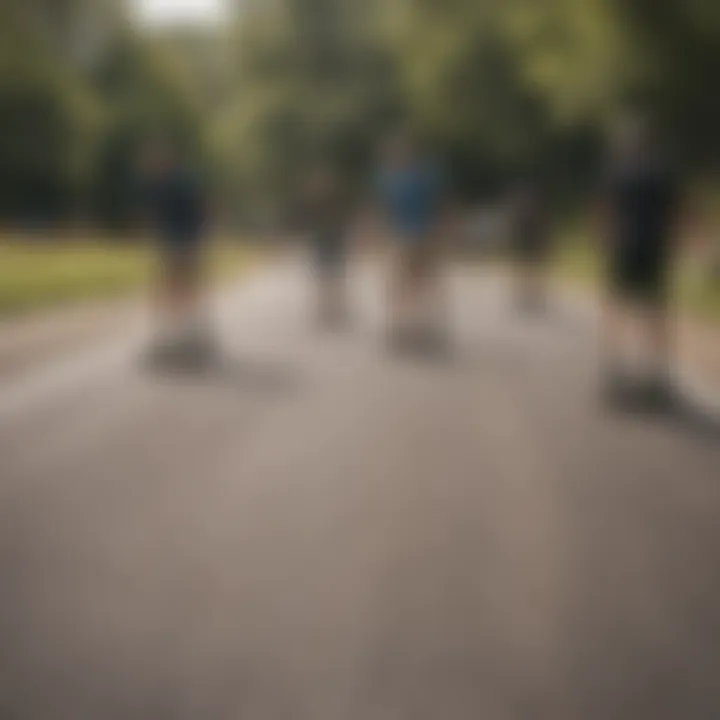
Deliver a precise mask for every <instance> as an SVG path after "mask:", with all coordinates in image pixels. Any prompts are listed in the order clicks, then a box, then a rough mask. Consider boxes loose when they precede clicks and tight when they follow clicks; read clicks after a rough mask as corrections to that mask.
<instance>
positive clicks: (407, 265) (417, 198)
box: [378, 133, 447, 346]
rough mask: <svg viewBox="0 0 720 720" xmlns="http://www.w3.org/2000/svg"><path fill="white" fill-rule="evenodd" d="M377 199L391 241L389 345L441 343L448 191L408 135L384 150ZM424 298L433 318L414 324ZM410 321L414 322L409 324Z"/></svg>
mask: <svg viewBox="0 0 720 720" xmlns="http://www.w3.org/2000/svg"><path fill="white" fill-rule="evenodd" d="M378 186H379V187H378V191H379V195H380V203H381V207H382V210H383V214H384V216H385V219H386V222H387V225H388V227H389V230H390V235H391V240H392V242H393V245H394V258H393V262H392V269H391V278H390V297H389V313H388V315H389V321H388V328H387V338H388V341H389V342H390V344H391V345H393V346H395V345H398V344H400V345H404V344H405V343H406V341H410V340H413V339H415V338H419V337H421V336H423V337H426V338H428V339H429V340H431V341H433V342H438V343H441V344H442V343H444V341H445V340H446V339H447V338H446V318H445V316H444V314H445V297H444V287H443V282H442V277H441V240H442V237H441V231H442V228H441V223H442V219H443V214H444V210H445V202H446V192H445V184H444V180H443V177H442V174H441V172H440V170H439V168H438V166H437V164H436V163H434V162H433V161H432V160H431V159H430V158H429V157H427V156H426V155H425V154H424V153H422V152H421V151H420V149H419V147H418V145H417V144H416V142H415V140H414V139H413V138H412V137H411V136H410V135H409V134H408V133H401V134H399V135H397V136H395V137H394V138H393V139H392V140H391V142H390V144H389V145H388V147H387V148H386V150H385V154H384V158H383V163H382V168H381V171H380V177H379V181H378ZM423 301H426V302H427V303H429V304H431V305H432V309H433V311H434V318H431V319H430V322H429V323H423V324H422V325H419V324H417V322H416V320H415V318H416V317H417V313H418V310H419V309H420V307H421V304H422V303H423ZM411 320H413V322H411Z"/></svg>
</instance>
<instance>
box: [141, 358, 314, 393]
mask: <svg viewBox="0 0 720 720" xmlns="http://www.w3.org/2000/svg"><path fill="white" fill-rule="evenodd" d="M143 369H144V370H145V371H146V372H149V373H150V374H151V375H153V376H155V377H158V378H166V379H171V380H177V381H182V382H184V383H201V384H210V385H222V386H231V387H235V388H237V389H239V390H255V391H259V392H263V393H270V394H286V393H290V392H296V391H297V390H298V389H299V388H300V386H301V377H300V374H299V372H297V370H296V369H294V368H292V367H290V366H286V365H278V364H273V363H271V362H268V361H266V360H262V359H258V358H252V359H250V358H242V357H233V356H228V355H222V356H220V357H213V358H193V357H189V358H182V357H180V358H173V359H171V360H165V361H164V362H155V363H144V364H143Z"/></svg>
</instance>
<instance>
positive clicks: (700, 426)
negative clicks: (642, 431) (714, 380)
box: [617, 394, 720, 444]
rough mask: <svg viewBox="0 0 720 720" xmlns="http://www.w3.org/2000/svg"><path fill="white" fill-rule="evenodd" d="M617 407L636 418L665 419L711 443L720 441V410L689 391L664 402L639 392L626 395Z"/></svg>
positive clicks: (671, 424)
mask: <svg viewBox="0 0 720 720" xmlns="http://www.w3.org/2000/svg"><path fill="white" fill-rule="evenodd" d="M617 409H618V410H620V411H621V412H623V413H625V414H627V415H630V416H633V417H636V418H638V419H642V420H646V421H649V422H657V423H665V424H666V425H667V426H668V427H670V428H675V429H677V430H680V431H681V432H685V433H687V434H689V435H692V436H693V437H695V438H696V439H699V440H705V441H707V442H712V443H713V444H714V443H717V442H718V441H720V411H719V410H718V409H717V408H714V407H711V406H710V405H709V404H707V403H703V402H701V401H700V400H699V399H697V398H693V397H690V396H689V395H688V394H678V395H676V396H675V397H674V398H672V400H666V401H663V402H654V401H652V400H648V399H647V398H645V397H643V396H642V395H636V396H629V397H627V398H626V399H625V400H624V402H623V403H622V405H621V406H620V407H618V408H617Z"/></svg>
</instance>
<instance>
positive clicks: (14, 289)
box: [0, 239, 251, 317]
mask: <svg viewBox="0 0 720 720" xmlns="http://www.w3.org/2000/svg"><path fill="white" fill-rule="evenodd" d="M250 259H251V251H250V250H248V249H247V248H246V247H243V246H241V245H238V244H229V243H223V244H222V245H221V246H219V247H218V248H217V249H215V250H214V251H213V253H212V259H211V265H212V269H213V274H214V275H215V276H216V277H218V276H222V275H223V274H225V273H230V272H239V271H241V270H242V269H243V268H244V267H245V266H247V264H248V263H249V262H250ZM154 269H155V262H154V257H153V253H152V252H151V250H150V249H149V248H147V247H143V246H142V245H139V244H129V243H128V244H123V243H122V242H111V243H110V242H72V243H69V242H65V241H63V242H60V241H57V242H52V241H45V242H42V241H40V240H32V239H29V240H25V241H4V242H1V241H0V316H5V317H7V316H9V315H16V314H19V313H23V312H29V311H33V310H39V309H43V308H47V307H52V306H56V305H61V304H68V303H73V302H78V301H83V300H94V299H103V298H113V297H118V296H122V295H127V294H131V293H133V292H134V291H137V290H139V289H141V288H143V287H145V286H146V285H147V284H148V283H149V282H150V280H151V278H152V274H153V271H154Z"/></svg>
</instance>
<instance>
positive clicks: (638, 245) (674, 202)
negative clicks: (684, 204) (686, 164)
mask: <svg viewBox="0 0 720 720" xmlns="http://www.w3.org/2000/svg"><path fill="white" fill-rule="evenodd" d="M606 195H607V199H608V201H609V205H610V214H611V222H612V233H613V242H614V245H615V248H616V252H618V253H620V254H622V255H625V256H626V257H627V256H630V257H634V258H636V259H637V260H638V261H642V260H648V261H651V260H652V259H654V258H657V257H663V256H665V255H666V254H667V252H668V251H669V245H670V240H671V233H672V229H673V225H674V221H675V216H676V214H677V211H678V206H679V189H678V183H677V182H676V180H675V177H674V175H673V173H672V172H671V171H670V170H669V169H668V168H666V167H664V166H662V165H660V164H651V163H639V162H638V163H632V164H628V165H626V166H625V167H620V168H618V169H617V170H615V171H614V172H612V173H611V174H610V176H609V178H608V182H607V187H606Z"/></svg>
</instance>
